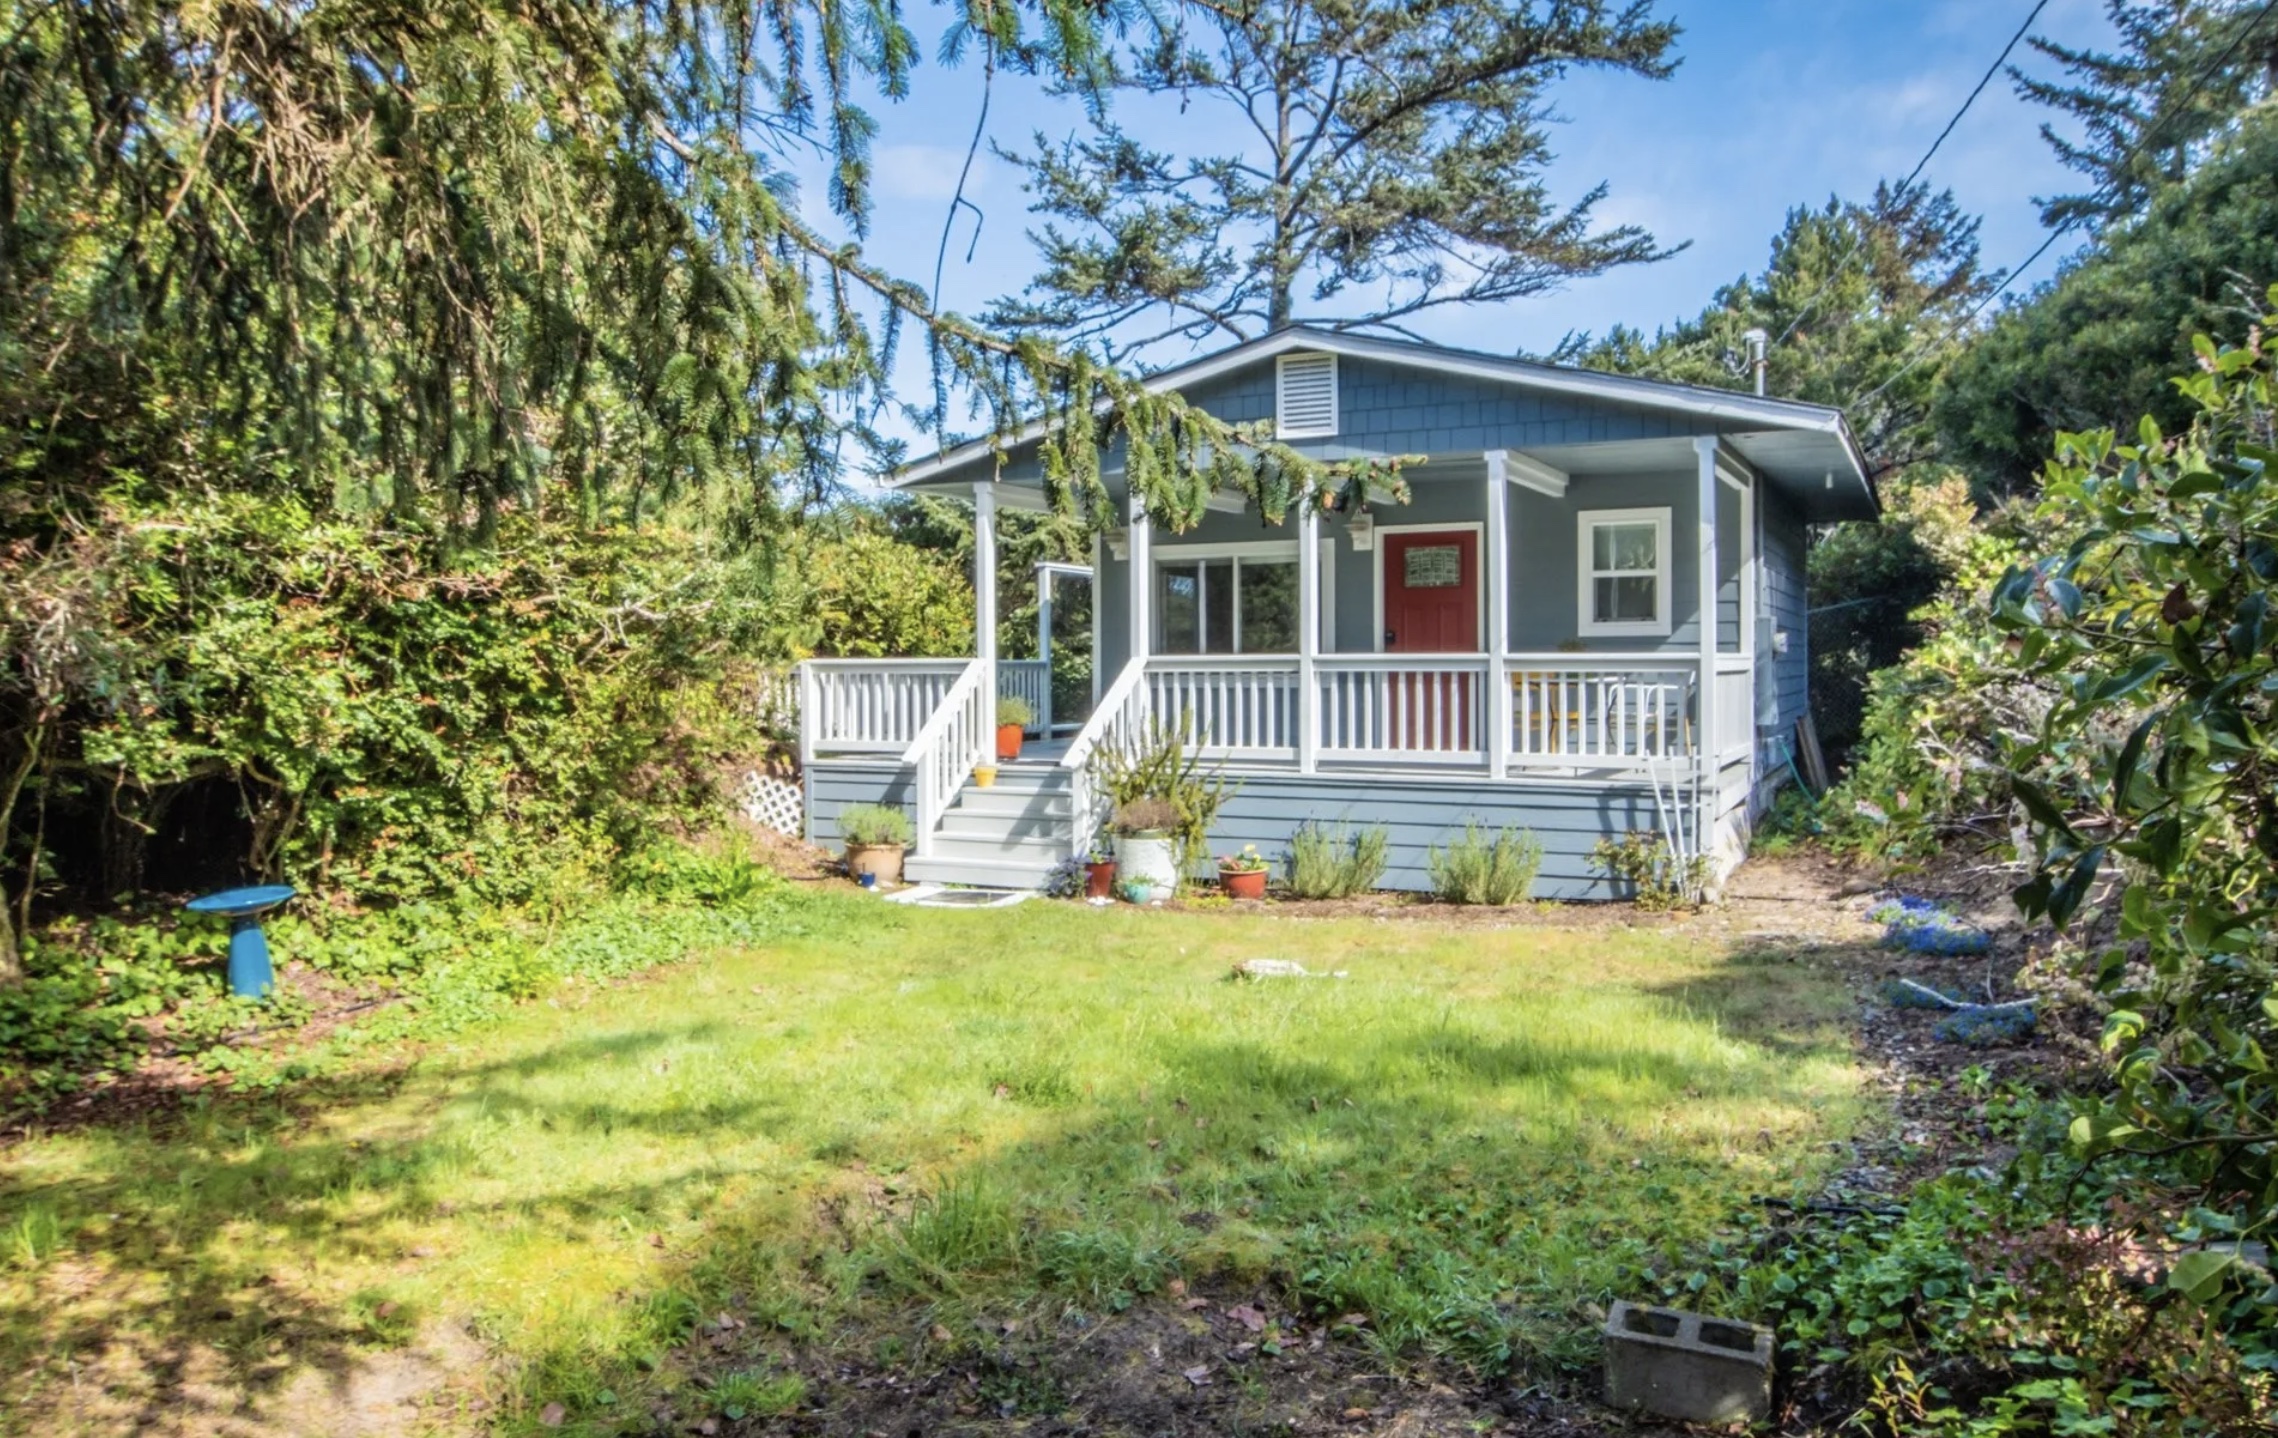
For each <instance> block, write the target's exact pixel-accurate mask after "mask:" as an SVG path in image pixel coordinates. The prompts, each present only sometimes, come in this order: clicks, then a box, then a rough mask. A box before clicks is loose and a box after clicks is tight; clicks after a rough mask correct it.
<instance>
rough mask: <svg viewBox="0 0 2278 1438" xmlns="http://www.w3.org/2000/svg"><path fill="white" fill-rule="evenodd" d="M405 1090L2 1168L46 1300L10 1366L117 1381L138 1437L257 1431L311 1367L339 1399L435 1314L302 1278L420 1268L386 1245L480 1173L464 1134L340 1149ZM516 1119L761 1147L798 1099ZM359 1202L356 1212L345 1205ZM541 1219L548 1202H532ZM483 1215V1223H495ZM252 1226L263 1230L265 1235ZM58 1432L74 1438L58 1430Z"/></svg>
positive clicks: (266, 1103) (333, 1083) (540, 1059)
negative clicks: (199, 1428)
mask: <svg viewBox="0 0 2278 1438" xmlns="http://www.w3.org/2000/svg"><path fill="white" fill-rule="evenodd" d="M718 1032H720V1026H719V1025H718V1024H716V1023H711V1022H701V1021H700V1022H693V1023H690V1024H687V1025H684V1026H680V1027H676V1028H671V1029H659V1030H650V1031H644V1032H638V1033H632V1034H612V1035H604V1036H596V1037H593V1038H589V1039H580V1040H572V1041H568V1042H564V1043H561V1044H557V1045H553V1046H551V1047H549V1048H547V1049H545V1050H543V1051H542V1052H540V1053H537V1054H533V1055H525V1056H519V1057H515V1058H511V1059H506V1060H501V1061H498V1062H494V1063H471V1064H469V1063H453V1062H452V1061H451V1060H449V1059H448V1058H430V1059H429V1060H428V1061H427V1068H426V1070H425V1073H424V1074H423V1075H422V1081H423V1082H431V1083H435V1084H438V1085H440V1086H443V1087H447V1088H459V1089H466V1088H480V1087H482V1086H484V1085H485V1084H486V1082H487V1081H489V1080H492V1079H496V1078H515V1079H521V1080H528V1079H531V1078H537V1077H542V1076H544V1075H547V1074H549V1073H564V1072H573V1071H576V1070H579V1069H582V1068H584V1067H586V1066H588V1065H592V1064H595V1063H600V1062H606V1061H624V1060H627V1059H637V1058H639V1057H640V1056H642V1055H643V1054H645V1053H647V1052H649V1051H652V1050H656V1049H659V1048H663V1047H666V1046H669V1045H675V1044H682V1043H689V1042H702V1041H703V1040H705V1039H706V1038H707V1037H710V1036H713V1035H716V1034H717V1033H718ZM393 1087H394V1082H393V1081H392V1080H381V1081H376V1082H375V1081H370V1080H364V1081H358V1080H339V1079H320V1080H312V1081H309V1082H306V1083H303V1084H300V1085H297V1086H293V1087H290V1088H287V1089H283V1090H279V1091H276V1092H272V1093H269V1094H264V1095H231V1096H225V1097H221V1098H219V1099H216V1100H213V1101H210V1102H207V1103H203V1104H194V1105H191V1106H189V1107H186V1108H184V1109H182V1110H179V1111H173V1112H167V1113H161V1114H155V1115H149V1116H145V1117H143V1118H140V1119H137V1120H135V1121H132V1122H129V1123H125V1124H120V1125H117V1126H114V1127H91V1128H87V1129H83V1130H80V1131H78V1133H77V1134H76V1142H78V1143H80V1144H84V1145H86V1146H87V1147H88V1149H89V1150H90V1151H89V1153H88V1156H87V1158H86V1160H85V1162H84V1163H83V1164H82V1165H81V1168H82V1172H81V1173H79V1174H74V1175H70V1176H64V1177H58V1178H54V1179H49V1180H45V1181H42V1180H38V1179H34V1178H30V1177H27V1176H26V1175H24V1174H23V1173H21V1172H19V1171H15V1170H11V1169H5V1168H0V1215H5V1216H6V1221H5V1225H4V1226H0V1261H6V1262H11V1263H12V1265H13V1267H14V1268H15V1269H16V1270H17V1272H16V1274H15V1279H16V1281H18V1282H20V1283H21V1284H22V1285H23V1286H24V1289H25V1290H26V1291H27V1292H29V1293H30V1294H32V1295H35V1296H36V1297H37V1298H38V1299H41V1300H45V1301H34V1302H27V1303H0V1371H5V1372H7V1373H8V1374H9V1375H10V1378H9V1383H10V1386H11V1387H15V1388H16V1389H17V1390H18V1391H17V1393H16V1394H15V1395H14V1398H15V1403H14V1404H12V1405H10V1407H12V1408H16V1409H17V1411H28V1410H26V1409H24V1408H22V1407H21V1405H24V1404H26V1403H27V1402H28V1401H30V1398H31V1395H30V1394H28V1393H27V1392H26V1391H25V1389H26V1388H27V1387H28V1386H31V1385H28V1383H27V1380H28V1379H29V1378H30V1376H31V1374H32V1373H33V1372H35V1371H37V1370H38V1369H39V1368H41V1367H43V1366H44V1367H46V1368H48V1369H49V1370H51V1371H50V1375H49V1377H50V1381H51V1383H52V1382H54V1381H55V1380H56V1378H57V1377H58V1376H59V1374H58V1371H59V1370H67V1371H68V1372H69V1374H70V1376H69V1377H68V1378H65V1379H64V1380H63V1383H64V1386H66V1387H68V1388H69V1389H70V1390H71V1394H70V1395H64V1394H60V1393H59V1394H57V1395H56V1396H57V1397H58V1398H59V1399H61V1398H64V1397H67V1396H69V1397H72V1398H73V1399H74V1401H77V1400H78V1396H79V1395H80V1393H81V1390H82V1388H83V1387H84V1386H85V1385H84V1384H83V1383H82V1382H81V1381H80V1380H81V1374H82V1372H83V1371H84V1373H85V1375H86V1382H87V1383H89V1384H95V1385H103V1384H104V1380H105V1378H106V1376H107V1377H109V1378H113V1379H117V1378H130V1379H131V1380H132V1381H131V1382H125V1383H112V1384H109V1385H107V1386H108V1387H109V1390H110V1391H109V1392H108V1393H105V1394H103V1395H102V1396H101V1397H98V1398H95V1399H94V1400H93V1402H94V1407H95V1410H97V1411H95V1412H93V1413H91V1414H89V1415H88V1416H91V1417H95V1418H98V1419H100V1420H101V1421H106V1422H110V1423H113V1424H115V1425H116V1426H118V1427H119V1428H121V1429H133V1428H137V1427H141V1426H146V1425H152V1424H157V1423H159V1422H160V1421H161V1420H163V1421H165V1422H166V1423H168V1424H171V1425H175V1426H181V1425H183V1424H184V1423H185V1422H187V1421H188V1420H191V1419H193V1418H210V1419H214V1420H219V1419H223V1418H225V1417H229V1416H231V1415H237V1416H239V1417H240V1418H242V1417H243V1416H244V1415H243V1411H242V1410H243V1409H245V1408H246V1406H247V1405H248V1404H251V1405H253V1406H255V1407H258V1405H259V1404H260V1403H261V1401H263V1400H264V1399H267V1398H270V1397H273V1396H275V1395H276V1394H277V1393H278V1392H279V1391H280V1390H281V1389H282V1388H283V1387H284V1386H285V1385H286V1384H287V1383H288V1382H290V1381H292V1380H294V1379H295V1378H297V1377H298V1376H299V1374H300V1373H301V1372H302V1371H303V1370H308V1369H314V1370H316V1371H318V1372H320V1373H322V1374H323V1375H325V1378H326V1380H327V1381H328V1382H329V1383H330V1385H331V1386H332V1388H333V1390H334V1391H335V1393H343V1392H345V1390H346V1385H347V1383H348V1379H349V1375H350V1374H351V1373H352V1372H353V1370H354V1369H355V1367H356V1365H357V1363H358V1361H359V1358H360V1356H362V1355H365V1354H368V1353H369V1352H371V1351H372V1350H373V1349H375V1348H380V1347H386V1346H390V1345H391V1344H393V1343H398V1342H401V1341H402V1340H403V1338H404V1337H405V1336H406V1334H407V1331H408V1329H409V1328H410V1327H411V1324H412V1322H413V1321H414V1320H415V1318H416V1317H417V1315H410V1314H401V1315H398V1314H390V1315H388V1316H387V1317H386V1318H382V1317H380V1316H379V1315H377V1314H376V1313H375V1312H374V1311H372V1310H373V1308H374V1306H375V1305H373V1304H356V1303H350V1304H346V1305H342V1304H339V1303H335V1302H328V1301H324V1300H321V1299H318V1298H315V1297H312V1296H310V1295H308V1294H306V1293H304V1292H302V1291H300V1290H299V1288H298V1285H297V1284H296V1282H295V1281H294V1279H293V1278H292V1277H291V1276H290V1275H291V1274H292V1273H293V1272H294V1270H296V1269H301V1268H304V1267H307V1266H311V1265H312V1264H313V1263H314V1262H315V1261H317V1259H316V1256H317V1255H321V1258H322V1261H324V1262H326V1263H335V1262H342V1261H345V1262H349V1263H356V1264H363V1265H372V1266H380V1267H386V1266H390V1265H401V1264H403V1263H406V1262H412V1261H416V1260H417V1258H418V1255H415V1254H412V1253H409V1252H407V1251H406V1250H405V1249H404V1248H403V1247H401V1246H399V1244H398V1242H397V1241H395V1240H392V1239H390V1238H387V1237H385V1236H383V1231H384V1230H386V1229H387V1228H388V1227H389V1226H390V1225H392V1224H394V1223H396V1222H397V1221H399V1220H413V1221H432V1220H434V1219H435V1218H436V1217H437V1216H438V1214H439V1213H441V1212H442V1209H441V1208H440V1207H439V1204H440V1203H441V1201H442V1196H441V1194H440V1193H439V1187H440V1185H439V1182H438V1175H439V1174H441V1173H444V1172H446V1171H448V1170H450V1169H452V1168H453V1167H454V1166H456V1165H458V1164H461V1163H463V1162H464V1161H465V1159H466V1155H465V1153H464V1151H463V1149H462V1147H461V1139H460V1137H459V1136H458V1135H456V1134H422V1135H421V1136H419V1137H415V1138H407V1139H386V1138H381V1139H370V1140H367V1139H359V1138H350V1137H333V1136H328V1135H325V1134H324V1133H323V1132H322V1131H321V1130H320V1129H319V1127H318V1126H317V1125H318V1120H319V1118H320V1115H321V1114H322V1112H323V1111H324V1110H326V1109H327V1108H329V1107H332V1106H335V1105H343V1104H351V1105H352V1104H365V1103H372V1102H379V1101H384V1099H385V1098H386V1096H387V1094H388V1092H389V1090H390V1089H392V1088H393ZM485 1102H486V1104H487V1105H488V1107H489V1108H490V1110H491V1111H492V1112H493V1113H494V1114H495V1115H496V1116H497V1117H498V1119H499V1120H500V1121H502V1122H506V1123H529V1124H534V1125H537V1126H539V1127H541V1128H545V1129H559V1130H571V1131H586V1132H598V1133H601V1134H604V1135H606V1134H609V1133H611V1132H613V1131H616V1130H618V1129H624V1130H628V1131H639V1130H643V1129H647V1130H652V1131H658V1132H669V1133H674V1134H679V1135H686V1134H690V1133H699V1134H701V1133H711V1132H730V1131H733V1132H748V1131H749V1130H750V1128H751V1127H752V1126H753V1125H756V1124H759V1123H762V1122H767V1121H770V1120H779V1119H780V1118H781V1116H782V1115H783V1114H784V1113H786V1112H788V1111H789V1106H788V1101H786V1100H777V1099H767V1100H764V1101H754V1102H750V1103H739V1104H714V1105H708V1106H705V1107H704V1108H703V1109H702V1110H701V1111H700V1112H698V1113H687V1112H677V1111H676V1112H669V1113H663V1114H659V1113H648V1112H641V1111H638V1110H634V1109H630V1108H621V1107H618V1106H615V1105H611V1104H607V1103H592V1102H579V1103H575V1104H565V1105H548V1104H545V1103H541V1102H535V1101H532V1100H530V1099H528V1098H527V1097H525V1096H522V1095H513V1094H505V1093H502V1092H500V1091H498V1090H496V1089H492V1090H491V1091H490V1092H489V1093H488V1094H486V1096H485ZM714 1181H716V1175H712V1174H706V1173H692V1174H689V1175H686V1176H684V1177H681V1178H677V1179H670V1180H661V1181H643V1180H638V1179H628V1180H627V1181H626V1182H624V1183H619V1184H612V1185H609V1186H607V1187H606V1188H602V1189H595V1190H592V1191H579V1190H570V1191H565V1192H559V1193H552V1194H548V1195H545V1196H544V1197H543V1198H541V1199H539V1200H536V1201H535V1204H536V1206H538V1207H541V1208H543V1209H545V1210H546V1211H548V1212H551V1213H553V1214H555V1215H558V1216H559V1217H561V1218H564V1219H589V1218H596V1217H601V1216H605V1215H613V1214H617V1213H620V1212H622V1211H623V1210H624V1209H625V1208H627V1207H628V1206H629V1205H634V1204H636V1203H645V1205H647V1206H660V1205H663V1204H665V1203H668V1202H670V1201H672V1200H673V1199H675V1198H677V1197H679V1196H681V1195H683V1194H684V1193H686V1191H687V1190H689V1189H690V1188H691V1187H693V1186H697V1185H703V1184H708V1183H711V1182H714ZM343 1204H345V1205H346V1206H348V1207H350V1208H352V1209H353V1216H352V1217H343V1215H342V1212H341V1206H342V1205H343ZM524 1206H529V1201H526V1202H525V1205H524ZM467 1212H468V1218H469V1221H473V1222H481V1221H483V1215H482V1211H481V1210H480V1209H472V1210H468V1211H467ZM240 1220H245V1221H248V1222H250V1223H252V1224H257V1225H258V1226H259V1228H260V1230H261V1236H260V1238H259V1240H258V1241H257V1242H254V1241H249V1239H248V1236H247V1234H246V1233H245V1232H244V1231H243V1225H242V1224H241V1223H240ZM51 1431H59V1430H51Z"/></svg>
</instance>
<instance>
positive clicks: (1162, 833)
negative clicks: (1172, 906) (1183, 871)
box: [1109, 799, 1179, 904]
mask: <svg viewBox="0 0 2278 1438" xmlns="http://www.w3.org/2000/svg"><path fill="white" fill-rule="evenodd" d="M1109 827H1110V828H1112V829H1113V830H1114V832H1115V874H1116V887H1117V891H1118V892H1120V893H1121V894H1122V895H1123V896H1124V897H1125V898H1127V899H1130V900H1132V901H1133V902H1134V903H1142V904H1143V903H1147V902H1150V901H1151V900H1155V899H1167V898H1169V897H1170V896H1171V895H1172V894H1173V893H1174V892H1175V891H1176V890H1177V889H1178V885H1179V858H1178V844H1177V841H1176V839H1175V838H1174V833H1175V831H1176V830H1177V829H1178V827H1179V811H1178V806H1177V805H1175V804H1173V803H1171V802H1170V801H1169V800H1168V799H1133V800H1130V801H1128V802H1127V803H1123V804H1119V805H1117V806H1116V810H1115V818H1114V820H1113V821H1112V823H1111V824H1110V825H1109Z"/></svg>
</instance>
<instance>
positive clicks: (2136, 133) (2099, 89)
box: [2010, 0, 2278, 226]
mask: <svg viewBox="0 0 2278 1438" xmlns="http://www.w3.org/2000/svg"><path fill="white" fill-rule="evenodd" d="M2105 9H2106V12H2107V14H2108V15H2109V17H2110V19H2111V23H2112V27H2113V28H2114V29H2115V30H2117V31H2118V32H2119V37H2120V43H2119V46H2118V47H2117V48H2116V49H2113V50H2109V51H2106V50H2093V49H2084V48H2075V47H2072V46H2068V45H2060V44H2058V43H2057V42H2055V41H2053V40H2050V39H2048V38H2046V37H2044V36H2035V37H2033V39H2032V41H2031V43H2032V46H2033V48H2034V49H2036V50H2038V51H2040V52H2041V53H2042V54H2043V55H2046V56H2048V57H2049V58H2050V59H2052V60H2054V61H2056V62H2057V64H2058V65H2059V66H2060V67H2062V69H2063V71H2064V73H2065V76H2066V78H2065V79H2063V80H2042V79H2036V78H2034V77H2032V76H2029V75H2026V74H2025V73H2023V72H2022V71H2021V70H2018V69H2016V68H2014V67H2012V69H2011V70H2010V75H2011V77H2012V78H2013V79H2014V80H2015V82H2016V85H2017V90H2018V93H2019V94H2021V95H2023V96H2024V97H2025V98H2027V99H2029V100H2033V101H2036V102H2037V103H2040V104H2043V105H2048V106H2051V107H2052V108H2054V109H2057V110H2060V111H2062V112H2063V113H2064V114H2066V115H2068V116H2070V117H2071V118H2072V119H2073V120H2075V121H2076V122H2078V124H2079V126H2080V128H2081V131H2082V134H2081V137H2080V138H2079V139H2077V140H2073V139H2067V138H2065V137H2064V136H2062V135H2060V134H2058V133H2057V131H2056V128H2055V126H2053V125H2048V124H2044V125H2042V126H2041V135H2042V137H2043V138H2044V139H2046V140H2047V141H2048V142H2049V145H2050V146H2051V147H2052V148H2053V149H2054V150H2055V151H2056V153H2057V156H2058V158H2060V159H2062V160H2063V161H2064V163H2065V164H2066V165H2067V166H2069V167H2070V168H2071V169H2073V170H2076V171H2078V172H2079V173H2081V174H2083V175H2085V176H2087V177H2088V178H2089V179H2090V180H2092V181H2093V182H2094V184H2093V186H2092V188H2090V189H2089V190H2088V191H2087V192H2086V193H2083V194H2077V195H2060V196H2057V197H2056V198H2054V199H2050V200H2046V201H2044V202H2043V203H2042V206H2041V219H2042V222H2043V223H2044V224H2049V225H2061V226H2070V225H2073V224H2078V223H2082V222H2086V223H2089V224H2092V225H2099V226H2101V225H2104V224H2107V223H2109V222H2111V221H2113V220H2116V219H2122V218H2125V217H2128V216H2131V215H2137V214H2141V213H2142V212H2143V210H2144V208H2145V206H2146V205H2147V204H2148V203H2149V202H2150V200H2151V197H2152V195H2153V194H2154V193H2156V192H2157V191H2158V190H2159V189H2160V187H2162V186H2165V185H2172V184H2177V183H2179V182H2181V181H2182V180H2183V178H2184V177H2185V176H2186V175H2188V174H2189V173H2190V172H2191V169H2192V167H2193V166H2194V165H2196V164H2198V163H2199V161H2200V160H2201V159H2203V158H2204V157H2205V155H2206V153H2207V149H2208V145H2209V143H2210V142H2211V141H2213V140H2214V139H2215V138H2216V137H2218V136H2220V135H2222V134H2223V133H2225V132H2226V131H2228V130H2230V129H2231V128H2232V127H2233V126H2234V125H2235V124H2236V122H2237V120H2238V118H2239V116H2240V114H2241V113H2242V112H2243V111H2245V110H2247V109H2249V108H2251V107H2252V106H2254V105H2257V104H2260V103H2261V102H2263V101H2265V100H2267V99H2269V98H2270V96H2271V94H2272V93H2273V91H2274V89H2278V16H2274V15H2273V14H2272V10H2273V6H2271V5H2270V4H2269V3H2268V0H2155V3H2151V4H2130V3H2128V0H2106V4H2105Z"/></svg>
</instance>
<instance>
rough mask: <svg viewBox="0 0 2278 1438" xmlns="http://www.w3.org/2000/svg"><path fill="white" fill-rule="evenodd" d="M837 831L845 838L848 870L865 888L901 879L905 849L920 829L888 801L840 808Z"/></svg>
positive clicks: (893, 882)
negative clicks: (886, 803) (889, 804)
mask: <svg viewBox="0 0 2278 1438" xmlns="http://www.w3.org/2000/svg"><path fill="white" fill-rule="evenodd" d="M838 832H839V836H840V837H841V838H843V839H845V840H846V872H847V873H849V874H851V875H852V876H853V877H854V878H855V879H856V880H858V881H860V882H861V883H862V885H863V887H865V888H868V887H870V886H871V885H873V884H898V883H900V882H901V881H902V851H903V850H905V849H907V848H908V847H909V846H910V840H911V839H912V838H913V837H915V836H916V832H917V831H916V830H915V829H913V828H912V827H911V826H910V816H909V815H907V814H905V813H903V812H902V811H901V810H899V809H896V808H892V807H890V806H888V805H885V804H849V805H847V806H846V807H845V808H843V809H841V810H839V811H838Z"/></svg>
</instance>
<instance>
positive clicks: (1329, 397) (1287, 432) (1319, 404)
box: [1274, 354, 1337, 439]
mask: <svg viewBox="0 0 2278 1438" xmlns="http://www.w3.org/2000/svg"><path fill="white" fill-rule="evenodd" d="M1279 379H1280V383H1279V385H1278V386H1277V388H1276V392H1275V394H1274V436H1275V438H1277V439H1319V438H1321V437H1322V436H1324V435H1332V434H1335V433H1336V432H1337V357H1336V356H1335V355H1323V354H1298V355H1283V356H1282V357H1281V369H1280V374H1279Z"/></svg>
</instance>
